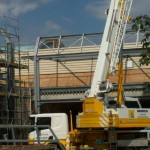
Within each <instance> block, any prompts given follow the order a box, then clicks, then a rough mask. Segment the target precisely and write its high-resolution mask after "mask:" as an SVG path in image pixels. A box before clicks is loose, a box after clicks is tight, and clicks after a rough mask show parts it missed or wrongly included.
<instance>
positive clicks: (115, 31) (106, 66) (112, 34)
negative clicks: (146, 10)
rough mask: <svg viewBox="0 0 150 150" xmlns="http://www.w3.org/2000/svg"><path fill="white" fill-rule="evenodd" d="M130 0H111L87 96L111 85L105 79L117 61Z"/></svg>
mask: <svg viewBox="0 0 150 150" xmlns="http://www.w3.org/2000/svg"><path fill="white" fill-rule="evenodd" d="M131 5H132V0H111V3H110V8H109V10H108V16H107V21H106V25H105V29H104V34H103V38H102V43H101V47H100V51H99V55H98V59H97V64H96V68H95V73H94V77H93V81H92V85H91V91H90V93H89V95H88V97H94V96H97V95H98V94H99V93H104V92H108V91H109V90H110V89H111V88H112V85H111V83H110V82H109V81H108V80H107V78H108V73H111V74H113V73H114V71H115V68H116V64H117V61H118V56H119V53H120V49H121V44H122V41H123V37H124V34H125V29H126V24H127V20H128V16H129V12H130V9H131Z"/></svg>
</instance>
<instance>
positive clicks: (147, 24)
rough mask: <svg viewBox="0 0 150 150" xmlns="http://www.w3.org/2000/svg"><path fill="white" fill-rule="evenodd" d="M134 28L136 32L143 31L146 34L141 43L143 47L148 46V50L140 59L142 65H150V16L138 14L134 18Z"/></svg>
mask: <svg viewBox="0 0 150 150" xmlns="http://www.w3.org/2000/svg"><path fill="white" fill-rule="evenodd" d="M132 23H133V25H132V29H133V30H135V31H136V32H142V33H143V35H144V38H143V40H142V41H141V43H142V44H143V48H146V49H147V51H146V52H144V53H142V54H141V59H140V60H139V62H140V65H149V64H150V17H149V16H147V15H144V16H138V17H136V18H135V19H133V20H132Z"/></svg>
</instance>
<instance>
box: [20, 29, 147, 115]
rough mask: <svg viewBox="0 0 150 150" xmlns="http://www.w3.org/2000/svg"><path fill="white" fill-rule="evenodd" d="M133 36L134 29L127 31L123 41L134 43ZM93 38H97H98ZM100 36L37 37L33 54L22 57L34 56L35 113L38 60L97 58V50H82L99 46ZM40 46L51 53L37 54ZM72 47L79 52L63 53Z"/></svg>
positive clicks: (129, 53)
mask: <svg viewBox="0 0 150 150" xmlns="http://www.w3.org/2000/svg"><path fill="white" fill-rule="evenodd" d="M138 34H139V33H138ZM141 35H142V31H141ZM135 36H137V33H136V32H135V31H127V32H126V36H125V38H124V43H125V42H128V41H129V40H130V41H132V42H134V43H136V42H137V41H135ZM138 36H139V35H138ZM72 38H73V39H72ZM92 38H94V40H93V41H92V40H91V39H92ZM95 38H98V40H97V39H95ZM101 38H102V33H96V34H82V35H68V36H55V37H38V38H37V40H36V45H35V48H34V56H24V57H23V58H24V59H26V58H28V59H32V60H33V57H34V101H35V111H36V112H37V113H40V104H41V103H42V102H41V98H40V97H41V91H42V89H40V68H39V62H40V60H52V61H56V62H63V61H72V60H74V61H78V60H88V59H91V58H92V59H97V55H98V52H97V51H93V52H86V51H84V50H85V49H86V48H87V47H88V46H94V47H96V48H97V50H98V49H99V47H100V45H99V43H100V40H101ZM50 40H55V41H57V45H55V46H56V47H55V48H53V47H50V46H49V45H48V44H49V41H50ZM65 40H66V41H65ZM88 44H89V45H88ZM42 46H44V49H47V50H49V51H51V52H52V53H51V54H50V55H44V54H42V55H39V54H38V52H39V50H40V49H42ZM72 47H73V48H74V47H78V48H79V49H80V52H78V53H77V52H76V53H74V52H72V53H65V52H66V51H67V50H68V49H69V48H72ZM144 51H146V49H143V48H134V49H124V50H123V52H122V55H123V57H128V56H131V57H136V56H139V55H140V54H141V53H142V52H144ZM127 87H128V85H127ZM135 87H136V85H135V86H134V85H133V89H134V88H135ZM76 88H77V87H76ZM64 89H65V88H64ZM79 89H80V88H79ZM79 89H78V90H79ZM47 90H48V89H47ZM53 90H56V91H57V88H56V89H52V91H53ZM79 91H80V90H79Z"/></svg>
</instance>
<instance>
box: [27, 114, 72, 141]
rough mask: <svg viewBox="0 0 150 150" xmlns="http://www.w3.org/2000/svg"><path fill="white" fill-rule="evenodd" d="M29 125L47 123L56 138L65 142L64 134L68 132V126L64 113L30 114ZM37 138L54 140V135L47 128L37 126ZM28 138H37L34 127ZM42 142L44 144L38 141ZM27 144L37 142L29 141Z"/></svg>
mask: <svg viewBox="0 0 150 150" xmlns="http://www.w3.org/2000/svg"><path fill="white" fill-rule="evenodd" d="M30 120H31V125H49V126H50V128H51V129H52V130H53V132H54V133H55V135H56V136H57V138H58V140H59V141H60V142H61V143H62V144H65V141H66V136H67V134H68V132H69V127H68V117H67V115H66V114H65V113H43V114H33V115H30ZM38 130H39V139H40V140H41V141H42V140H48V139H52V140H55V136H54V135H53V134H52V133H51V131H50V130H49V129H48V128H39V129H38ZM28 139H29V140H38V137H37V130H36V127H35V128H33V130H32V131H31V132H30V133H29V136H28ZM40 143H42V144H46V143H44V142H43V141H42V142H40ZM29 144H37V141H35V142H29Z"/></svg>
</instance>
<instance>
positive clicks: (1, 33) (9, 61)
mask: <svg viewBox="0 0 150 150" xmlns="http://www.w3.org/2000/svg"><path fill="white" fill-rule="evenodd" d="M3 22H4V23H3V26H2V27H0V99H1V100H0V124H2V125H3V124H5V125H10V124H20V125H22V124H25V123H26V121H27V120H28V116H29V114H30V110H29V108H30V107H29V105H30V99H31V98H30V95H31V94H30V87H29V84H28V83H26V82H24V81H22V80H21V70H22V69H28V65H27V64H25V62H23V61H22V60H21V55H22V53H21V52H20V37H19V21H18V20H16V19H13V18H10V17H6V16H5V17H4V20H3Z"/></svg>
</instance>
